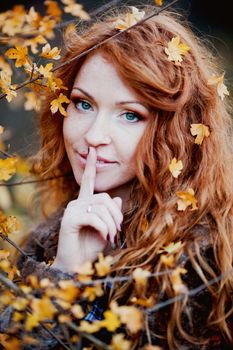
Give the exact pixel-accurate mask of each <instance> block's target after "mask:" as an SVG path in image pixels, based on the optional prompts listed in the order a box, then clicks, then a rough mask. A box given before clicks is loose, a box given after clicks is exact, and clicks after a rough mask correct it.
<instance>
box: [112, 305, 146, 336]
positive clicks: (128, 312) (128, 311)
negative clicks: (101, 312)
mask: <svg viewBox="0 0 233 350" xmlns="http://www.w3.org/2000/svg"><path fill="white" fill-rule="evenodd" d="M110 308H111V310H112V312H114V313H115V314H116V315H118V316H119V318H120V321H121V323H124V324H125V325H126V327H127V328H128V330H129V331H130V332H131V333H137V332H138V331H139V330H140V329H142V314H141V312H140V311H139V310H138V309H137V308H136V307H135V306H118V305H117V303H116V302H115V301H113V302H111V304H110Z"/></svg>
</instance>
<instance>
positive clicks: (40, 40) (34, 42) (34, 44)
mask: <svg viewBox="0 0 233 350" xmlns="http://www.w3.org/2000/svg"><path fill="white" fill-rule="evenodd" d="M46 43H47V40H46V39H45V38H44V37H43V35H37V36H36V37H35V38H32V39H27V40H25V42H24V45H25V46H30V48H31V51H32V53H33V54H37V53H38V51H39V49H38V45H42V44H46Z"/></svg>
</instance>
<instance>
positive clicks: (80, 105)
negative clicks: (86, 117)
mask: <svg viewBox="0 0 233 350" xmlns="http://www.w3.org/2000/svg"><path fill="white" fill-rule="evenodd" d="M74 104H75V106H76V108H77V109H78V110H79V111H89V110H90V109H91V108H92V107H91V104H90V103H89V102H87V101H85V100H80V99H75V100H74Z"/></svg>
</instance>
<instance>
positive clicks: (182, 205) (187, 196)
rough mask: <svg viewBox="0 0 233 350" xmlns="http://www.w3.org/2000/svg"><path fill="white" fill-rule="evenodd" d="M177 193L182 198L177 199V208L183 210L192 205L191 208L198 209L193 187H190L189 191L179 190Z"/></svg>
mask: <svg viewBox="0 0 233 350" xmlns="http://www.w3.org/2000/svg"><path fill="white" fill-rule="evenodd" d="M176 195H177V196H178V197H179V198H180V199H178V200H177V205H178V207H177V210H179V211H181V210H182V211H183V210H185V209H186V208H187V207H188V206H190V205H191V206H192V209H191V210H196V209H197V199H196V198H195V196H194V191H193V189H192V188H188V189H187V191H178V192H176Z"/></svg>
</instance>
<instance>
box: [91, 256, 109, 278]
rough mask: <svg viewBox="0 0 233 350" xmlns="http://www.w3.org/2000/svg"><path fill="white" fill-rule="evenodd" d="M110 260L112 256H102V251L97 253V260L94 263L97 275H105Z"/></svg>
mask: <svg viewBox="0 0 233 350" xmlns="http://www.w3.org/2000/svg"><path fill="white" fill-rule="evenodd" d="M112 261H113V257H112V256H106V257H104V256H103V253H102V252H101V253H99V261H98V262H97V263H95V268H96V271H97V275H98V276H100V277H103V276H106V275H107V274H108V273H109V271H110V268H111V263H112Z"/></svg>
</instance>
